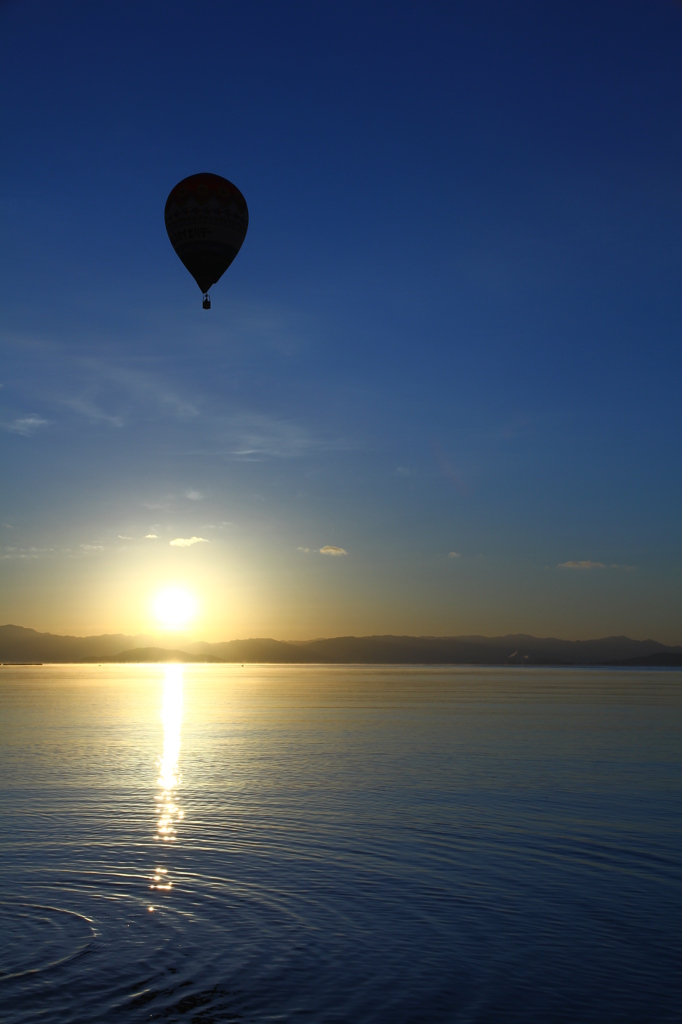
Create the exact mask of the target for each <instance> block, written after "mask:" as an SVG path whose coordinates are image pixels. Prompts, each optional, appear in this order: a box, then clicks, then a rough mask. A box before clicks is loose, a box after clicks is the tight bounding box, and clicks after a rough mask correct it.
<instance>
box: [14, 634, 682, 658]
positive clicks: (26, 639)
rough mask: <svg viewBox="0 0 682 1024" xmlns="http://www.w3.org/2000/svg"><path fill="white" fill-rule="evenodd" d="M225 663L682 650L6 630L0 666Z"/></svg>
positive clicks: (635, 644)
mask: <svg viewBox="0 0 682 1024" xmlns="http://www.w3.org/2000/svg"><path fill="white" fill-rule="evenodd" d="M173 660H175V661H212V662H218V661H224V662H252V663H253V662H259V663H263V662H269V663H276V664H287V663H288V664H297V663H298V664H300V663H306V664H337V665H342V664H365V665H381V664H384V665H386V664H388V665H396V664H403V665H409V664H412V665H414V664H420V665H633V666H634V665H640V666H646V665H649V666H652V665H667V666H671V665H672V666H675V665H680V666H682V647H680V646H677V647H670V646H666V645H665V644H661V643H658V642H657V641H656V640H632V639H630V637H626V636H611V637H604V638H602V639H599V640H559V639H556V638H553V637H534V636H527V635H526V634H513V635H510V636H495V637H486V636H449V637H448V636H360V637H356V636H342V637H332V638H329V639H318V640H303V641H301V640H289V641H284V640H271V639H268V638H254V639H249V640H227V641H224V642H222V643H207V642H206V641H192V642H187V643H185V642H181V641H179V640H178V639H177V638H174V640H173V642H172V644H168V646H165V645H164V644H163V642H162V641H160V640H159V638H158V637H153V636H145V635H143V634H138V635H137V636H127V635H125V634H123V633H113V634H112V633H107V634H104V635H102V636H86V637H82V636H59V635H56V634H53V633H39V632H37V631H36V630H34V629H27V628H25V627H23V626H13V625H7V626H0V662H3V663H4V664H8V663H22V662H24V663H26V662H34V663H35V662H48V663H55V662H61V663H73V662H85V661H87V662H100V661H101V662H106V661H121V662H131V661H146V662H154V661H173Z"/></svg>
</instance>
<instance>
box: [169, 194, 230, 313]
mask: <svg viewBox="0 0 682 1024" xmlns="http://www.w3.org/2000/svg"><path fill="white" fill-rule="evenodd" d="M164 219H165V221H166V231H167V232H168V237H169V238H170V241H171V245H172V246H173V248H174V249H175V251H176V253H177V254H178V256H179V257H180V259H181V260H182V262H183V263H184V264H185V266H186V267H187V269H188V270H189V272H190V274H191V275H192V277H193V278H194V280H195V281H196V283H197V284H198V285H199V287H200V288H201V291H202V295H203V308H204V309H210V308H211V298H210V296H209V294H208V290H209V288H210V287H211V285H214V284H215V283H216V281H218V280H219V279H220V278H221V277H222V276H223V274H224V273H225V271H226V270H227V268H228V267H229V265H230V263H232V260H233V259H234V258H235V256H236V255H237V253H238V252H239V250H240V248H241V245H242V242H243V241H244V238H245V237H246V229H247V228H248V226H249V209H248V207H247V205H246V200H245V199H244V196H243V195H242V194H241V192H240V191H239V189H238V188H237V186H236V185H233V184H232V182H231V181H228V180H227V178H221V177H220V175H219V174H190V176H189V178H183V180H182V181H181V182H179V183H178V184H177V185H176V186H175V188H174V189H173V190H172V191H171V193H170V195H169V196H168V199H167V200H166V209H165V211H164Z"/></svg>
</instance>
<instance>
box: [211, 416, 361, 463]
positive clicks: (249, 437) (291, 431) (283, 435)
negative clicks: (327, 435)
mask: <svg viewBox="0 0 682 1024" xmlns="http://www.w3.org/2000/svg"><path fill="white" fill-rule="evenodd" d="M221 433H222V434H223V437H224V442H223V444H224V451H225V454H226V455H228V456H229V457H231V458H233V459H244V460H253V459H264V458H279V459H296V458H301V457H302V456H304V455H309V454H311V453H312V452H315V451H328V450H331V449H334V450H342V449H344V448H346V447H348V446H347V445H345V444H343V443H342V442H340V441H330V440H324V439H323V438H321V437H317V436H315V435H314V434H313V433H311V432H310V431H309V430H307V429H306V428H305V427H303V426H301V425H300V424H298V423H293V422H291V421H289V420H280V419H277V418H275V417H273V416H263V415H255V414H244V415H239V416H234V417H232V418H231V419H229V420H227V421H225V422H224V423H223V426H222V430H221Z"/></svg>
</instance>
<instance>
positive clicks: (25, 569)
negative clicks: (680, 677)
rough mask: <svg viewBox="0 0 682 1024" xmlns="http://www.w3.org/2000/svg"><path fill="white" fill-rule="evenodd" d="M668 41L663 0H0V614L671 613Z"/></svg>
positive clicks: (673, 113)
mask: <svg viewBox="0 0 682 1024" xmlns="http://www.w3.org/2000/svg"><path fill="white" fill-rule="evenodd" d="M681 54H682V6H680V5H676V4H674V3H673V2H668V0H646V2H644V0H642V2H629V0H612V2H601V0H590V2H589V3H588V2H574V3H571V4H559V3H539V2H537V3H536V2H529V0H521V2H520V3H514V4H510V3H509V2H508V0H461V2H460V0H455V2H452V3H449V4H445V3H440V2H438V3H436V2H419V3H416V2H411V3H401V2H398V3H393V4H391V5H387V4H384V3H382V4H378V3H371V2H369V3H368V2H366V0H365V2H362V3H360V2H351V3H349V2H343V3H341V2H337V0H325V2H324V3H321V2H320V0H315V2H313V0H310V2H296V0H292V2H286V3H282V2H281V0H278V2H262V3H260V2H253V3H246V2H240V3H230V2H224V0H223V2H215V3H211V2H203V3H196V2H194V3H190V2H188V0H183V2H166V3H164V4H160V3H149V2H146V0H136V2H135V3H132V2H127V0H117V3H115V4H114V3H102V4H93V3H84V2H83V3H80V2H79V3H75V2H67V0H64V2H62V0H58V2H55V0H50V2H47V0H5V2H4V3H0V96H1V97H2V99H1V100H0V106H1V117H0V130H1V133H2V134H1V138H2V150H3V158H2V161H1V162H0V232H1V233H0V264H1V266H0V269H1V273H0V310H1V320H0V344H1V345H2V358H3V365H2V374H1V380H2V384H3V387H2V390H0V424H2V426H3V427H4V429H3V430H2V432H1V433H0V444H1V446H2V464H1V469H0V471H1V474H2V481H3V484H2V495H1V498H0V517H1V519H2V522H3V523H5V524H6V525H4V526H3V527H2V528H0V529H1V530H2V533H1V535H0V543H1V544H2V556H3V560H2V561H1V562H0V572H1V573H2V597H1V599H0V620H1V621H4V622H7V621H13V622H18V623H19V624H22V625H27V626H33V627H35V628H38V629H51V630H53V631H58V632H67V631H68V632H76V633H83V632H102V631H118V630H119V629H120V630H125V631H135V630H137V629H147V628H151V620H149V611H148V609H149V602H150V600H151V598H152V597H153V594H154V592H155V591H156V590H157V589H158V587H160V586H163V585H166V584H177V585H179V586H184V587H187V588H188V589H190V590H192V591H193V592H194V593H195V594H196V595H197V597H198V599H199V601H200V604H201V607H202V614H201V616H200V618H199V619H198V620H197V623H196V624H195V625H196V635H198V636H199V635H201V636H203V637H205V638H206V639H228V638H230V637H232V636H249V635H270V636H277V637H281V638H295V637H298V638H304V637H309V636H317V635H338V634H341V633H347V632H353V633H374V632H394V633H399V632H406V633H438V634H455V633H470V632H480V633H489V634H490V633H503V632H517V631H524V632H531V633H536V634H554V635H560V636H566V637H588V636H598V635H604V634H607V633H629V634H630V635H633V636H654V637H656V638H657V639H661V640H664V641H668V642H682V628H681V626H680V615H679V610H680V607H682V585H681V582H680V580H681V577H680V569H681V568H682V544H681V541H680V521H681V513H682V508H681V505H682V502H681V497H682V486H681V481H680V455H681V454H682V452H681V448H682V445H681V443H680V436H681V435H680V398H679V392H680V370H681V369H682V367H681V365H680V364H681V358H680V335H681V325H682V129H681V121H680V111H681V110H682V58H681ZM204 170H208V171H213V172H215V173H218V174H222V175H224V176H226V177H228V178H230V179H231V180H232V181H234V182H235V183H236V184H237V185H238V186H239V188H240V189H241V190H242V192H243V193H244V195H245V196H246V199H247V201H248V203H249V208H250V215H251V221H250V228H249V233H248V235H247V239H246V242H245V243H244V246H243V249H242V251H241V253H240V254H239V256H238V258H237V260H236V261H235V263H234V264H233V266H232V267H231V268H230V270H229V271H228V272H227V274H226V275H225V277H224V278H223V280H222V281H221V282H220V283H219V284H218V285H217V286H215V287H214V289H213V290H212V297H213V309H212V310H211V312H210V313H206V312H204V311H203V310H202V309H201V296H200V293H199V290H198V288H197V287H196V285H195V283H194V282H193V281H192V279H191V278H190V276H189V275H188V274H187V272H186V271H185V270H184V268H183V266H182V265H181V264H180V262H179V261H178V260H177V258H176V257H175V255H174V253H173V251H172V249H171V247H170V244H169V242H168V239H167V236H166V234H165V230H164V226H163V207H164V203H165V199H166V196H167V194H168V192H169V191H170V189H171V187H172V186H173V185H174V184H175V183H176V182H177V181H178V180H179V179H181V178H182V177H184V176H186V175H187V174H191V173H194V172H197V171H204ZM150 533H154V534H156V535H157V539H156V540H151V539H149V540H145V539H144V538H145V535H147V534H150ZM192 537H201V538H203V541H202V542H200V543H195V544H194V545H192V546H190V547H184V548H182V547H177V546H176V547H171V546H170V543H169V542H170V540H173V539H177V538H192ZM122 538H131V539H122ZM326 545H333V546H336V547H340V548H343V549H344V550H345V551H346V552H347V554H346V555H339V556H337V557H334V556H324V555H321V554H319V549H320V548H322V547H324V546H326ZM305 548H308V549H310V550H309V551H308V552H306V551H305V550H300V549H305ZM455 552H456V553H457V554H456V556H455V554H451V553H455ZM571 562H573V563H584V565H583V567H576V566H573V567H572V566H565V564H564V563H571ZM590 563H596V564H593V565H591V566H590Z"/></svg>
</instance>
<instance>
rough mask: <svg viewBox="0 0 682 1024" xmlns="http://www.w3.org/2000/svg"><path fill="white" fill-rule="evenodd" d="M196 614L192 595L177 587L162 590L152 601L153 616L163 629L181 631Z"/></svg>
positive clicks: (195, 605)
mask: <svg viewBox="0 0 682 1024" xmlns="http://www.w3.org/2000/svg"><path fill="white" fill-rule="evenodd" d="M196 612H197V602H196V598H195V597H194V595H193V594H190V593H189V591H188V590H181V589H180V588H179V587H171V588H169V589H168V590H162V591H161V593H160V594H157V596H156V599H155V600H154V614H155V615H156V617H157V619H158V620H159V622H160V623H161V625H162V626H163V627H164V629H182V627H183V626H186V625H187V623H188V622H190V621H191V620H192V619H193V618H194V616H195V615H196Z"/></svg>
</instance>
